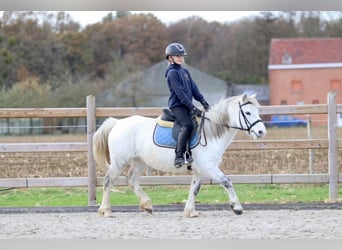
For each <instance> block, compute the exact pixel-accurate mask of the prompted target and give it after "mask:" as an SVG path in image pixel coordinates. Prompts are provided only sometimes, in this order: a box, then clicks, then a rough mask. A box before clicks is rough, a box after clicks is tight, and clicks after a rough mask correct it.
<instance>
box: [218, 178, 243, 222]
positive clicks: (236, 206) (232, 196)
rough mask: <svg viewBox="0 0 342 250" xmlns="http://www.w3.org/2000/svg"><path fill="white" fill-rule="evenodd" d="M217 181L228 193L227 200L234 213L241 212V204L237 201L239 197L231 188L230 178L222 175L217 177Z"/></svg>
mask: <svg viewBox="0 0 342 250" xmlns="http://www.w3.org/2000/svg"><path fill="white" fill-rule="evenodd" d="M219 183H220V184H221V185H222V186H223V187H224V188H225V190H226V191H227V193H228V196H229V200H230V203H231V208H232V210H233V211H234V213H235V214H238V215H240V214H242V211H243V209H242V205H241V203H240V201H239V198H238V197H237V195H236V193H235V190H234V188H233V182H232V180H231V179H230V178H229V177H228V176H225V175H223V176H222V177H221V178H220V179H219Z"/></svg>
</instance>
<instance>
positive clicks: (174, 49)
mask: <svg viewBox="0 0 342 250" xmlns="http://www.w3.org/2000/svg"><path fill="white" fill-rule="evenodd" d="M186 55H188V54H187V53H186V50H185V48H184V46H183V45H182V44H180V43H170V44H169V45H168V46H167V47H166V49H165V57H166V60H168V59H169V56H186Z"/></svg>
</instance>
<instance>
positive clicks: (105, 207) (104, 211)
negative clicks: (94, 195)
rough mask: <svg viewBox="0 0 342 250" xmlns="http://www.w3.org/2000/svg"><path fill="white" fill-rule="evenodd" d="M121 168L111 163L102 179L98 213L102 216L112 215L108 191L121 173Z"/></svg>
mask: <svg viewBox="0 0 342 250" xmlns="http://www.w3.org/2000/svg"><path fill="white" fill-rule="evenodd" d="M122 170H123V168H119V167H116V165H114V164H113V163H112V164H111V165H110V166H109V169H108V171H107V174H106V176H105V178H104V181H103V196H102V202H101V206H100V207H99V209H98V213H99V214H100V215H103V216H104V217H112V209H111V205H110V192H111V189H112V187H113V185H114V182H115V180H116V179H117V178H118V176H119V175H120V174H121V172H122Z"/></svg>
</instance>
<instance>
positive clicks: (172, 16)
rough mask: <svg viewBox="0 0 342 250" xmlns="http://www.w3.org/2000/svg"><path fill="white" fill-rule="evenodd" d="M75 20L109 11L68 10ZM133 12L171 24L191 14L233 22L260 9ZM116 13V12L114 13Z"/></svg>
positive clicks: (91, 18)
mask: <svg viewBox="0 0 342 250" xmlns="http://www.w3.org/2000/svg"><path fill="white" fill-rule="evenodd" d="M66 12H67V13H69V14H70V16H71V17H72V19H73V20H74V21H75V22H79V23H80V24H81V26H82V27H85V26H86V25H87V24H93V23H96V22H101V20H102V18H103V17H105V16H106V15H107V14H108V13H109V11H66ZM131 13H133V14H134V13H146V14H147V13H152V14H153V15H154V16H156V17H157V18H158V19H159V20H160V21H161V22H163V23H165V24H170V23H174V22H177V21H179V20H181V19H185V18H187V17H190V16H194V15H195V16H199V17H202V18H203V19H205V20H206V21H208V22H212V21H218V22H222V23H224V22H232V21H237V20H239V19H241V18H245V17H253V16H256V15H258V14H259V11H131ZM113 14H114V15H115V13H113Z"/></svg>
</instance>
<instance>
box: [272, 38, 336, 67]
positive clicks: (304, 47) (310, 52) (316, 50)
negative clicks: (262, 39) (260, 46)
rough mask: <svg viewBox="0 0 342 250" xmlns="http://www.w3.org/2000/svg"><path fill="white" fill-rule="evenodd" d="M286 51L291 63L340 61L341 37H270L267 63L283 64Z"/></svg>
mask: <svg viewBox="0 0 342 250" xmlns="http://www.w3.org/2000/svg"><path fill="white" fill-rule="evenodd" d="M286 53H287V54H288V55H289V56H290V57H291V64H312V63H337V62H339V63H341V62H342V38H295V39H272V40H271V47H270V57H269V65H277V64H283V62H282V59H283V56H284V55H286Z"/></svg>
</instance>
